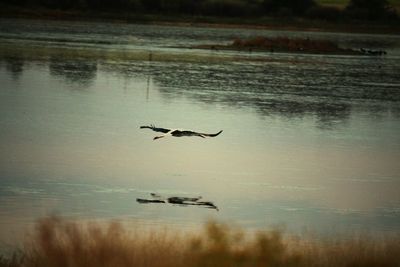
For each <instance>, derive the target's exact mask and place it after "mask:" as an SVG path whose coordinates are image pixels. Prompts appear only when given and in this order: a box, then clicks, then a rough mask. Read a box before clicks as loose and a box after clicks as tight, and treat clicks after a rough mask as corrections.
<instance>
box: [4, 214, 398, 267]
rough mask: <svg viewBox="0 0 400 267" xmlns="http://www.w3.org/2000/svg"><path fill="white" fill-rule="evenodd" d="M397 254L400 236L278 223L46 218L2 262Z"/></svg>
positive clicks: (387, 257) (223, 262)
mask: <svg viewBox="0 0 400 267" xmlns="http://www.w3.org/2000/svg"><path fill="white" fill-rule="evenodd" d="M399 259H400V236H399V235H394V236H392V237H390V238H389V237H385V238H377V237H373V238H372V237H370V236H361V235H357V236H352V237H336V238H334V239H330V240H320V239H313V238H307V237H303V238H302V237H297V238H288V237H286V235H284V233H283V231H282V230H279V229H274V230H271V231H260V232H257V233H255V234H254V235H250V234H246V233H245V232H243V231H241V230H240V229H236V228H233V227H231V226H228V225H226V224H220V223H217V222H209V223H207V224H206V225H205V227H204V231H202V232H199V233H191V234H188V233H183V232H178V231H173V230H165V229H164V230H151V231H143V230H141V229H129V230H128V229H126V228H124V227H123V226H122V225H121V224H120V223H117V222H111V223H109V224H107V225H100V224H95V223H78V222H74V221H70V220H65V219H62V218H59V217H49V218H44V219H42V220H40V221H39V222H38V223H37V225H36V228H35V231H34V233H33V235H32V237H31V239H30V240H29V241H28V243H27V245H26V246H25V248H24V249H22V250H21V251H19V252H16V253H14V255H13V256H12V257H4V256H0V267H3V266H7V267H11V266H13V267H14V266H15V267H17V266H26V267H80V266H96V267H101V266H115V267H117V266H118V267H124V266H143V267H145V266H148V267H153V266H160V267H161V266H163V267H164V266H167V267H168V266H174V267H179V266H185V267H187V266H198V267H200V266H201V267H207V266H218V267H224V266H252V267H256V266H400V261H399Z"/></svg>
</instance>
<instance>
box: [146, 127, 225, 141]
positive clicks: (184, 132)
mask: <svg viewBox="0 0 400 267" xmlns="http://www.w3.org/2000/svg"><path fill="white" fill-rule="evenodd" d="M140 129H150V130H153V131H155V132H160V133H163V134H162V135H158V136H156V137H154V138H153V140H157V139H160V138H163V137H166V136H175V137H182V136H199V137H202V138H206V137H215V136H218V135H219V134H220V133H222V130H221V131H219V132H218V133H215V134H208V133H198V132H194V131H190V130H178V129H166V128H159V127H156V126H154V125H150V126H140Z"/></svg>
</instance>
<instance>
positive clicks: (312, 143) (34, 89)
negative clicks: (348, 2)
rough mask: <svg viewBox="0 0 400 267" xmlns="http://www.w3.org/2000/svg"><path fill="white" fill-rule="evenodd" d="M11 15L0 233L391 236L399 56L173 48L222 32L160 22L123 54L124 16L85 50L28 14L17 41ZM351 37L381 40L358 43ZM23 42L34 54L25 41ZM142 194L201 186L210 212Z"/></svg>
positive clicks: (1, 114) (397, 197)
mask: <svg viewBox="0 0 400 267" xmlns="http://www.w3.org/2000/svg"><path fill="white" fill-rule="evenodd" d="M9 23H11V22H10V21H8V20H7V21H5V22H4V21H3V22H2V23H0V25H1V29H3V31H2V33H1V34H2V35H1V36H2V37H3V38H5V40H6V44H4V43H3V46H2V47H3V48H4V49H7V50H3V51H8V53H6V54H5V53H2V54H1V58H0V60H1V61H0V81H1V88H0V200H1V203H2V204H4V205H1V207H0V224H1V226H2V227H0V229H1V231H0V239H1V240H3V241H4V242H9V240H10V238H11V237H10V231H9V229H10V227H11V225H13V227H12V228H13V229H15V231H16V232H18V229H19V230H20V229H21V228H23V227H27V226H28V225H31V224H32V223H33V222H34V221H35V220H36V219H37V218H38V217H41V216H44V215H46V214H51V213H60V214H63V215H66V216H75V217H80V218H82V217H83V218H100V219H107V218H120V219H124V220H138V219H139V220H143V221H145V222H146V223H149V222H155V223H160V222H161V223H163V224H164V223H165V224H178V225H181V226H182V227H184V226H185V225H193V224H198V223H202V222H204V221H205V220H206V219H208V218H216V219H219V220H224V221H232V222H235V223H238V224H240V225H243V226H244V227H247V228H254V227H256V228H260V227H266V226H268V225H271V224H277V223H283V224H286V225H287V226H288V228H289V229H290V230H292V231H300V230H301V229H303V228H309V229H311V230H315V231H321V232H324V233H330V232H332V231H333V232H335V231H353V230H360V229H366V230H372V231H375V232H385V231H389V232H393V231H398V229H399V222H400V220H399V218H400V213H399V207H400V194H399V193H400V177H399V174H400V166H399V165H398V159H399V158H400V137H399V136H400V135H399V133H400V119H399V118H400V116H399V115H400V112H399V111H400V109H399V101H400V88H399V86H398V85H399V84H400V80H399V78H398V75H397V74H398V73H399V69H400V66H399V61H398V58H397V56H396V55H397V54H396V53H394V54H393V55H391V54H390V53H389V55H388V56H386V57H383V58H370V57H349V56H330V57H324V56H320V55H288V54H274V55H272V54H265V53H260V54H256V53H253V54H251V55H247V54H243V53H237V54H235V53H234V52H227V53H222V54H218V53H215V52H208V51H197V50H193V51H188V50H185V49H183V50H182V51H181V50H179V49H176V48H168V47H166V46H169V45H170V43H169V42H175V43H174V44H173V45H177V44H181V45H187V44H188V43H191V42H194V40H195V38H197V37H199V36H206V37H207V38H208V39H207V38H204V40H206V41H209V40H211V41H214V42H216V41H223V40H225V39H227V38H228V37H227V36H231V34H232V32H231V30H226V32H225V30H212V29H211V30H209V29H188V28H174V27H172V28H169V27H164V28H162V29H163V30H164V31H165V32H169V35H166V33H164V32H160V31H156V30H154V29H160V27H155V26H137V27H138V28H139V29H142V32H143V34H144V35H140V34H139V35H138V37H135V36H131V37H130V38H134V39H132V40H135V42H136V41H137V40H141V41H143V42H144V43H146V44H149V40H153V39H152V38H153V37H154V38H155V41H154V42H155V45H154V47H153V48H152V49H153V50H152V51H153V52H152V53H153V54H152V58H151V61H149V54H148V51H147V52H146V50H145V49H144V48H143V47H141V48H140V49H139V50H135V49H133V48H132V47H131V48H129V49H131V50H129V51H128V52H127V51H125V52H124V51H123V53H122V52H121V46H120V43H118V42H114V41H112V40H113V39H112V38H114V37H115V38H117V37H116V36H118V34H117V33H118V32H119V34H120V36H123V38H127V37H126V36H127V33H126V32H125V30H126V28H125V27H128V28H129V29H132V27H133V28H134V27H136V26H134V25H130V26H126V25H114V24H90V30H91V31H93V36H92V35H90V34H89V35H88V34H87V33H86V35H85V36H86V37H85V38H87V40H86V39H85V40H86V43H87V42H89V43H90V42H92V40H97V39H98V38H100V37H99V36H98V35H97V34H101V38H100V39H104V40H111V41H109V42H110V44H108V43H104V42H100V44H99V43H98V42H97V41H96V42H92V43H93V44H92V43H91V44H92V45H93V47H90V48H88V47H86V46H82V39H81V38H82V36H81V35H79V34H78V35H76V34H75V33H71V32H69V31H73V30H68V29H69V28H68V27H67V26H65V25H64V24H63V23H61V24H58V23H55V24H54V25H53V26H51V25H50V26H46V25H43V24H41V22H35V24H34V25H35V26H34V27H33V29H36V30H37V31H35V30H30V29H24V31H25V34H18V33H12V32H11V33H10V32H9V31H10V30H8V31H5V30H4V29H5V25H8V24H9ZM15 23H16V25H17V26H16V28H18V27H20V28H21V27H23V25H22V24H18V23H20V22H15ZM75 26H77V28H72V29H75V30H76V29H87V27H88V26H87V24H75ZM93 26H95V27H94V29H93ZM46 27H47V28H46ZM48 27H50V28H48ZM60 27H61V28H63V29H64V31H60V30H59V29H60ZM97 27H98V29H101V30H96V28H97ZM53 28H54V29H53ZM143 29H146V31H145V30H143ZM46 31H47V33H48V36H50V37H51V36H53V37H54V35H59V34H62V38H63V41H60V40H58V41H57V40H48V39H45V40H42V39H43V38H45V36H47V35H45V34H44V33H46ZM65 31H67V32H65ZM98 31H100V32H101V33H99V32H98ZM103 31H105V32H103ZM120 31H121V32H120ZM176 31H178V33H179V34H178V33H176ZM182 32H186V33H185V34H183V35H181V33H182ZM189 32H190V34H189ZM173 33H175V35H174V34H173ZM217 33H224V35H222V36H224V38H225V39H224V38H216V36H218V35H217ZM171 34H172V35H171ZM240 34H242V35H250V34H252V33H251V32H250V31H247V30H241V31H240ZM4 36H5V37H4ZM10 36H12V38H14V39H15V40H14V39H13V40H10V38H11V37H10ZM146 36H147V37H146ZM332 36H333V37H331V38H335V36H336V35H332ZM17 37H18V38H17ZM53 37H51V38H53ZM58 37H60V36H58ZM58 37H57V38H58ZM214 37H215V38H214ZM46 38H47V37H46ZM121 38H122V37H121ZM135 38H137V39H135ZM146 38H147V39H146ZM213 38H214V39H213ZM362 38H366V43H368V41H369V40H371V39H372V40H374V41H376V40H381V39H380V38H381V37H379V36H367V37H365V36H361V37H357V36H356V37H355V39H356V40H357V42H361V41H360V40H362ZM165 39H167V40H165ZM222 39H223V40H222ZM383 39H385V38H383ZM389 39H390V40H391V41H390V42H389V43H390V44H393V43H394V44H396V41H397V44H398V38H397V39H396V38H395V37H390V38H389ZM70 40H73V41H72V42H71V43H72V44H71V43H68V42H69V41H70ZM129 40H131V39H129ZM188 40H190V41H188ZM202 40H203V39H202ZM385 40H386V39H385ZM164 41H166V46H161V44H163V42H164ZM353 41H354V40H353ZM353 41H351V40H350V41H349V43H352V42H353ZM31 42H36V43H40V44H42V48H35V49H33V50H31V47H30V46H26V47H25V45H26V44H27V43H31ZM54 42H56V44H57V45H55V44H54ZM138 42H139V41H138ZM376 43H379V42H375V44H376ZM382 44H384V45H388V44H387V42H386V41H384V40H383V41H382ZM107 45H108V46H107ZM60 46H62V47H61V48H60ZM140 46H142V45H138V47H140ZM158 46H160V47H159V50H156V48H155V47H158ZM43 47H44V48H43ZM157 49H158V48H157ZM391 49H392V50H395V51H397V50H396V49H399V48H398V47H397V48H396V49H395V47H393V46H392V47H391ZM143 51H145V52H143ZM180 51H181V52H180ZM120 53H122V54H120ZM208 59H212V60H211V62H207V60H208ZM148 124H155V125H157V126H160V127H167V128H175V127H179V128H187V129H193V130H198V131H204V132H216V131H219V130H221V129H222V130H224V132H223V133H222V134H221V135H220V136H218V137H216V138H212V139H202V138H164V139H161V140H158V141H153V140H152V138H153V137H154V133H153V132H151V131H148V130H140V129H139V126H141V125H148ZM151 192H156V193H159V194H162V195H182V196H198V195H201V196H203V197H204V198H206V199H207V200H211V201H213V202H215V204H216V205H217V206H218V207H219V208H220V211H219V212H216V211H215V210H207V209H200V208H196V207H190V208H189V207H185V208H184V207H177V206H165V205H161V206H160V205H140V204H138V203H137V202H136V198H138V197H141V198H142V197H144V198H146V197H148V196H149V194H150V193H151ZM16 225H18V227H17V226H16Z"/></svg>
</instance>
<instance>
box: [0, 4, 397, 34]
mask: <svg viewBox="0 0 400 267" xmlns="http://www.w3.org/2000/svg"><path fill="white" fill-rule="evenodd" d="M0 19H37V20H50V21H86V22H109V23H132V24H134V23H138V24H154V25H166V26H180V27H212V28H248V29H265V30H283V31H315V32H323V31H326V32H348V33H371V34H398V33H399V32H400V25H397V24H395V23H393V24H390V23H389V24H383V23H382V22H372V21H350V22H328V21H321V20H311V19H303V18H273V17H261V18H250V17H235V18H233V17H206V16H181V15H178V16H172V15H154V14H134V13H121V12H115V13H113V12H90V11H77V10H70V11H64V10H53V9H44V8H34V9H27V8H16V7H8V6H6V7H4V6H1V5H0Z"/></svg>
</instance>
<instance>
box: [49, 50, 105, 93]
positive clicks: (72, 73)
mask: <svg viewBox="0 0 400 267" xmlns="http://www.w3.org/2000/svg"><path fill="white" fill-rule="evenodd" d="M49 69H50V74H51V75H54V76H60V77H63V78H64V79H65V80H66V81H68V82H71V83H78V84H81V85H83V86H89V85H90V84H91V83H92V82H93V80H94V79H95V78H96V73H97V62H95V61H90V60H87V59H76V60H65V59H63V60H60V59H59V58H58V57H51V58H50V61H49Z"/></svg>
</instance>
